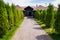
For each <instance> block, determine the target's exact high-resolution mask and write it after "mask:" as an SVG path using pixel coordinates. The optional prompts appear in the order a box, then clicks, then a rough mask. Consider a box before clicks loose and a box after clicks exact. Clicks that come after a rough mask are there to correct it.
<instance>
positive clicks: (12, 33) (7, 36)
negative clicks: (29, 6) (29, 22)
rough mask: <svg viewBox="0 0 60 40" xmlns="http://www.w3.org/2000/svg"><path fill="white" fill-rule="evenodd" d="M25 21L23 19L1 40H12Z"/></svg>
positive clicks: (0, 39)
mask: <svg viewBox="0 0 60 40" xmlns="http://www.w3.org/2000/svg"><path fill="white" fill-rule="evenodd" d="M22 22H23V19H21V20H20V21H19V22H18V23H17V24H16V26H14V27H13V28H12V29H11V30H10V31H9V32H8V33H7V34H6V35H4V37H3V38H0V40H11V38H12V37H13V35H14V34H15V32H16V30H17V29H18V28H19V26H20V25H21V24H22Z"/></svg>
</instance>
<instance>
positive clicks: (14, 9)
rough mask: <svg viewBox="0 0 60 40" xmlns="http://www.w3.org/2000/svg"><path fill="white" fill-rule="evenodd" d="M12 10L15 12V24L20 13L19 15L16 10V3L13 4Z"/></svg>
mask: <svg viewBox="0 0 60 40" xmlns="http://www.w3.org/2000/svg"><path fill="white" fill-rule="evenodd" d="M11 7H12V11H13V14H14V25H15V24H16V23H17V21H18V17H17V16H18V15H17V10H16V7H15V5H14V4H12V6H11Z"/></svg>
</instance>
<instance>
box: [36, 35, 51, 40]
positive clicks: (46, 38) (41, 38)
mask: <svg viewBox="0 0 60 40" xmlns="http://www.w3.org/2000/svg"><path fill="white" fill-rule="evenodd" d="M36 39H37V40H52V39H51V38H50V37H49V36H48V35H39V36H37V37H36Z"/></svg>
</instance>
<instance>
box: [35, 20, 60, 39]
mask: <svg viewBox="0 0 60 40" xmlns="http://www.w3.org/2000/svg"><path fill="white" fill-rule="evenodd" d="M35 21H36V22H37V23H38V24H39V25H40V26H41V27H42V28H43V29H44V30H45V31H46V33H48V34H49V35H50V36H51V38H52V39H53V40H60V34H57V33H56V31H55V29H54V28H47V27H46V25H45V24H44V23H43V22H41V21H40V20H37V19H36V20H35Z"/></svg>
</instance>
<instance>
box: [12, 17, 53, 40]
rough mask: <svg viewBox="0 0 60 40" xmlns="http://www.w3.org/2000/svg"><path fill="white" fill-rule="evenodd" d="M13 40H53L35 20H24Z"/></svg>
mask: <svg viewBox="0 0 60 40" xmlns="http://www.w3.org/2000/svg"><path fill="white" fill-rule="evenodd" d="M12 40H52V39H51V37H50V36H49V35H48V34H47V33H46V32H45V31H44V30H43V29H42V28H41V27H40V26H39V25H38V24H37V23H36V22H35V21H34V19H33V18H28V17H25V18H24V22H23V23H22V25H21V27H20V28H18V30H17V32H16V34H15V35H14V36H13V38H12Z"/></svg>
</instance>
